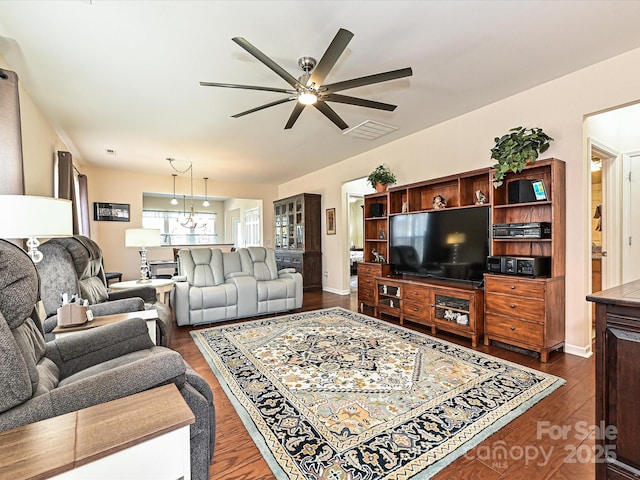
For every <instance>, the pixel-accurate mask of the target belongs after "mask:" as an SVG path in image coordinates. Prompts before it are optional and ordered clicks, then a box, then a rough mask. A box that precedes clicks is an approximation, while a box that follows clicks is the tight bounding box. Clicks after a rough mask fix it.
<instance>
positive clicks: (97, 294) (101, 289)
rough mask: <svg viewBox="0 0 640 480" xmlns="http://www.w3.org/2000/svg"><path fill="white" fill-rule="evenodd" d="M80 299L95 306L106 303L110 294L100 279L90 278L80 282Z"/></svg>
mask: <svg viewBox="0 0 640 480" xmlns="http://www.w3.org/2000/svg"><path fill="white" fill-rule="evenodd" d="M80 297H81V298H83V299H86V300H89V304H91V305H94V304H96V303H102V302H106V301H107V300H108V299H109V292H107V287H105V285H104V283H102V281H101V280H100V278H99V277H89V278H85V279H82V280H80Z"/></svg>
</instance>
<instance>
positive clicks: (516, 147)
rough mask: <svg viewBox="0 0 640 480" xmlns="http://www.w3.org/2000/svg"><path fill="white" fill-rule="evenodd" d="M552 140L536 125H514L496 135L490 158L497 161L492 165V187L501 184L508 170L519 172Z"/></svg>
mask: <svg viewBox="0 0 640 480" xmlns="http://www.w3.org/2000/svg"><path fill="white" fill-rule="evenodd" d="M552 141H553V138H551V137H550V136H549V135H547V134H546V133H544V132H543V131H542V129H541V128H538V127H533V128H524V127H515V128H512V129H511V130H509V133H507V134H505V135H503V136H502V137H499V138H498V137H496V138H495V142H496V144H495V146H494V147H493V148H492V149H491V158H492V159H494V160H497V161H498V163H496V164H495V165H493V166H492V168H494V169H495V172H494V174H493V187H494V188H498V187H499V186H500V185H502V183H503V182H504V177H505V175H506V174H507V173H508V172H513V173H519V172H521V171H522V170H523V169H524V167H525V166H526V165H527V164H529V163H534V162H535V161H536V160H537V158H538V155H539V154H541V153H544V152H546V151H547V149H548V148H549V144H550V143H551V142H552Z"/></svg>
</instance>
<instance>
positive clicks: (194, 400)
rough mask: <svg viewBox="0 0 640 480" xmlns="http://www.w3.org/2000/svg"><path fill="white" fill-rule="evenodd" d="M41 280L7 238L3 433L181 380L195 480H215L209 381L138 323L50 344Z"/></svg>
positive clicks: (0, 308) (2, 306)
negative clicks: (38, 307) (40, 306)
mask: <svg viewBox="0 0 640 480" xmlns="http://www.w3.org/2000/svg"><path fill="white" fill-rule="evenodd" d="M38 281H39V279H38V275H37V271H36V269H35V267H34V265H33V262H32V261H31V259H30V258H29V257H28V256H27V255H26V253H25V252H24V251H23V250H21V249H19V248H18V247H16V246H15V245H13V244H11V243H9V242H6V241H4V240H0V431H4V430H9V429H11V428H15V427H18V426H21V425H25V424H28V423H33V422H37V421H40V420H44V419H47V418H51V417H54V416H58V415H63V414H65V413H69V412H73V411H76V410H79V409H82V408H85V407H89V406H92V405H97V404H101V403H104V402H107V401H110V400H114V399H117V398H121V397H124V396H127V395H132V394H135V393H138V392H141V391H144V390H148V389H151V388H154V387H157V386H161V385H165V384H168V383H174V384H175V385H176V386H177V387H178V389H179V390H180V392H181V394H182V396H183V397H184V399H185V401H186V402H187V404H188V405H189V408H191V410H192V411H193V413H194V415H195V418H196V422H195V423H194V424H193V425H191V427H190V428H191V430H190V434H191V472H192V478H194V479H201V480H208V478H209V466H210V463H211V459H212V456H213V449H214V439H215V412H214V407H213V395H212V393H211V389H210V387H209V385H208V384H207V383H206V382H205V381H204V379H202V377H200V376H199V375H198V374H197V373H196V372H194V371H193V370H192V369H191V368H190V367H189V365H187V364H186V362H185V361H184V360H183V358H182V357H181V355H180V354H179V353H177V352H175V351H172V350H169V349H168V348H165V347H160V346H155V345H154V344H153V342H152V341H151V339H150V338H149V335H148V332H147V327H146V325H145V322H144V321H143V320H142V319H139V318H134V319H131V320H127V321H123V322H120V323H117V324H113V325H108V326H104V327H101V328H96V329H93V330H89V331H87V332H82V333H77V334H75V335H71V336H68V337H64V338H60V339H57V340H54V341H51V342H45V341H44V337H43V335H42V330H41V324H40V322H39V319H38V317H37V316H36V315H35V314H34V311H35V309H34V306H35V304H36V301H37V300H38V286H39V284H38Z"/></svg>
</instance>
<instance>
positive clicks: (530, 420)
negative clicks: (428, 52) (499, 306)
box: [171, 292, 598, 480]
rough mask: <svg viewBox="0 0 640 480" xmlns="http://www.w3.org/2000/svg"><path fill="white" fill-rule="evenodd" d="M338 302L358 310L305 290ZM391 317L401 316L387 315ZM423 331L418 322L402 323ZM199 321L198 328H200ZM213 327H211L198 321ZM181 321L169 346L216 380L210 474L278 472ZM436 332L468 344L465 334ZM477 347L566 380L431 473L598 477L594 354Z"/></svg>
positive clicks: (259, 478)
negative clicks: (543, 355) (536, 354)
mask: <svg viewBox="0 0 640 480" xmlns="http://www.w3.org/2000/svg"><path fill="white" fill-rule="evenodd" d="M334 306H340V307H343V308H347V309H350V310H354V311H357V299H356V296H355V294H353V293H352V294H351V295H335V294H331V293H326V292H305V294H304V306H303V308H302V310H316V309H319V308H327V307H334ZM389 321H390V322H396V321H395V320H393V319H389ZM405 326H407V327H409V328H413V329H415V330H418V331H424V332H425V333H426V330H425V329H423V328H420V326H419V325H416V324H412V323H410V322H405ZM195 328H197V327H195ZM200 328H208V326H205V327H200ZM192 329H193V328H186V327H179V328H176V333H175V334H174V337H173V341H172V344H171V347H172V348H174V349H175V350H177V351H179V352H180V353H181V354H182V355H183V356H184V358H185V359H186V360H187V362H188V363H189V364H190V365H191V366H192V367H193V368H194V369H195V370H196V371H197V372H198V373H200V374H201V375H202V376H203V377H204V378H205V379H206V380H207V382H209V384H210V385H211V388H212V390H213V394H214V396H215V407H216V417H217V424H216V428H217V431H216V448H215V454H214V458H213V462H212V464H211V475H210V478H211V479H216V480H241V479H246V480H267V479H274V478H275V477H274V476H273V474H272V473H271V470H269V467H268V466H267V464H266V463H265V461H264V460H263V458H262V455H261V454H260V452H259V451H258V449H257V448H256V446H255V445H254V443H253V441H252V440H251V437H250V436H249V434H248V433H247V431H246V429H245V428H244V426H243V424H242V422H241V420H240V418H239V417H238V415H237V414H236V412H235V410H234V408H233V406H232V405H231V403H230V402H229V399H228V398H227V396H226V395H225V393H224V392H223V391H222V389H221V387H220V385H219V383H218V381H217V380H216V378H215V376H214V375H213V373H212V372H211V370H210V369H209V366H208V365H207V363H206V361H205V359H204V357H203V356H202V354H201V353H200V351H199V350H198V348H197V347H196V346H195V344H194V342H193V340H192V339H191V336H190V335H189V332H190V331H191V330H192ZM437 337H439V338H443V339H446V340H448V341H451V342H455V343H458V344H460V345H465V346H468V347H470V345H471V343H470V341H469V340H468V339H465V338H462V337H456V336H455V335H449V334H446V333H438V335H437ZM477 350H479V351H482V352H485V353H488V354H491V355H495V356H496V357H500V358H502V359H505V360H509V361H512V362H515V363H519V364H521V365H525V366H528V367H531V368H535V369H538V370H541V371H544V372H547V373H550V374H553V375H557V376H559V377H562V378H564V379H565V380H566V381H567V383H566V385H564V386H563V387H561V388H559V389H558V390H556V391H555V392H553V393H552V394H551V395H550V396H549V397H547V398H545V399H543V400H542V401H540V402H538V403H537V404H536V405H534V406H533V407H531V408H530V409H529V410H528V411H527V412H525V413H524V414H522V415H520V416H519V417H518V418H516V419H515V420H514V421H512V422H510V423H509V424H507V425H506V426H504V427H503V428H501V429H500V430H498V431H497V432H496V433H494V434H493V435H492V436H491V437H489V438H488V439H487V440H485V441H484V442H482V443H481V444H480V445H478V446H477V447H476V448H474V449H472V450H471V451H470V452H469V453H467V454H466V455H464V456H462V457H460V458H458V459H457V460H455V461H454V462H453V463H452V464H451V465H449V466H448V467H447V468H445V469H444V470H442V471H441V472H440V473H439V474H437V475H435V476H434V477H432V478H433V479H435V480H449V479H456V480H461V479H469V480H471V479H487V480H493V479H502V480H506V479H509V480H519V479H526V480H544V479H554V480H555V479H557V480H564V479H567V480H569V479H572V480H576V479H578V480H589V479H593V478H595V466H594V465H595V464H594V462H595V461H597V460H598V458H597V455H596V453H595V452H594V449H595V447H594V436H595V435H596V434H597V432H596V429H595V426H594V422H595V403H594V402H595V373H594V372H595V361H594V358H595V356H592V357H591V358H589V359H584V358H580V357H577V356H574V355H565V354H564V353H560V352H554V353H552V354H551V355H550V358H549V362H548V363H546V364H543V363H540V361H539V360H537V359H535V358H532V357H529V356H527V355H523V354H520V353H515V352H511V351H508V350H503V349H501V348H497V347H494V346H491V347H485V346H479V347H478V348H477Z"/></svg>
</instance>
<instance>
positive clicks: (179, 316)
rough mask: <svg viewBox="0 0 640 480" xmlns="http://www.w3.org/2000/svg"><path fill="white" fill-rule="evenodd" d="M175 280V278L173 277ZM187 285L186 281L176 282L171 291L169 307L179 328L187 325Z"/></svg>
mask: <svg viewBox="0 0 640 480" xmlns="http://www.w3.org/2000/svg"><path fill="white" fill-rule="evenodd" d="M174 278H176V277H174ZM190 288H191V285H189V283H188V282H186V281H181V282H176V283H175V286H174V288H173V290H172V291H171V306H172V307H173V312H174V314H175V317H176V323H177V324H178V325H179V326H182V325H189V324H190V319H189V289H190Z"/></svg>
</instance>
